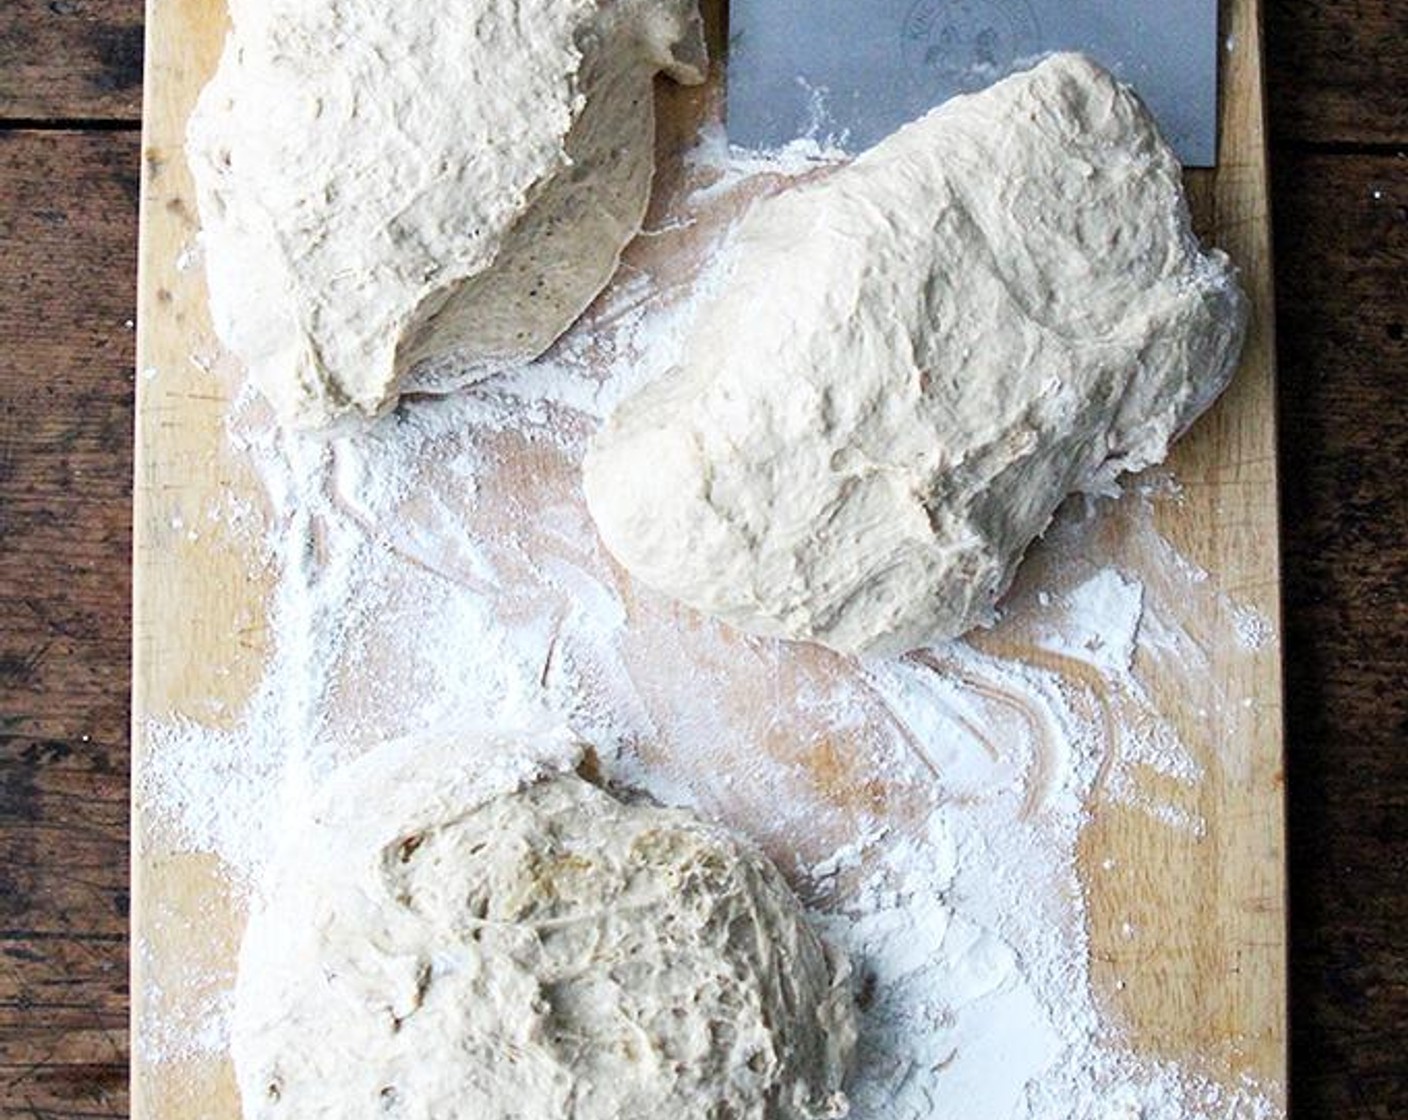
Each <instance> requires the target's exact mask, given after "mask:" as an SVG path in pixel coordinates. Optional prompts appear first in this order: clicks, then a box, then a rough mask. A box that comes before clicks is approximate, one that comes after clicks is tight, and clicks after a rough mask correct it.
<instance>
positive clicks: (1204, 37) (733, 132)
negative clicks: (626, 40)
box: [727, 0, 1218, 167]
mask: <svg viewBox="0 0 1408 1120" xmlns="http://www.w3.org/2000/svg"><path fill="white" fill-rule="evenodd" d="M728 7H729V12H728V38H729V46H728V108H727V113H728V136H729V141H730V143H733V144H736V145H739V146H740V147H744V148H755V149H766V148H777V147H780V146H782V145H783V144H786V143H788V142H789V141H792V140H795V139H798V138H799V137H810V138H812V139H815V140H818V141H822V142H825V143H829V144H832V145H835V146H838V147H841V148H843V149H845V150H847V151H861V150H863V149H865V148H868V147H870V145H872V144H874V143H875V142H876V141H878V140H880V139H882V138H883V137H885V136H886V135H888V134H889V133H891V132H893V131H894V130H895V129H896V128H898V127H899V126H900V125H902V124H904V123H905V122H906V121H909V120H913V119H914V118H915V117H918V116H920V115H921V114H922V113H924V112H925V111H926V110H928V109H929V108H931V107H932V106H934V105H937V104H938V103H939V102H941V101H944V100H946V99H947V98H949V97H952V96H953V95H954V94H957V93H966V92H970V91H972V90H976V89H981V88H982V87H983V86H986V85H989V84H991V83H992V82H994V81H996V80H997V79H998V78H1001V77H1003V76H1004V75H1006V74H1008V73H1011V72H1012V71H1014V70H1020V69H1023V68H1024V64H1026V63H1029V62H1030V61H1032V60H1033V59H1034V58H1035V57H1036V56H1039V55H1042V54H1045V53H1047V52H1050V51H1056V50H1081V51H1084V52H1085V53H1086V54H1088V55H1090V56H1091V57H1092V58H1094V59H1095V60H1096V61H1097V62H1099V63H1101V64H1102V65H1104V66H1105V67H1107V68H1108V69H1109V70H1111V71H1113V72H1114V73H1115V74H1116V75H1117V76H1118V77H1119V78H1120V79H1121V80H1122V81H1125V82H1128V83H1129V84H1130V85H1132V86H1134V88H1135V89H1137V90H1138V91H1139V94H1140V96H1141V97H1143V99H1144V102H1145V104H1147V105H1148V106H1149V109H1150V111H1151V112H1153V114H1154V116H1155V118H1156V119H1157V120H1158V122H1159V126H1160V128H1161V129H1162V130H1163V133H1164V135H1165V136H1166V137H1167V138H1168V140H1169V143H1171V144H1172V145H1173V147H1174V150H1175V151H1177V152H1178V155H1179V157H1180V158H1181V159H1182V161H1183V162H1184V164H1186V165H1188V166H1190V167H1211V166H1212V165H1213V164H1214V163H1215V162H1216V160H1217V59H1218V38H1217V0H731V2H730V3H729V6H728Z"/></svg>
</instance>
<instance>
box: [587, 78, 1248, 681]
mask: <svg viewBox="0 0 1408 1120" xmlns="http://www.w3.org/2000/svg"><path fill="white" fill-rule="evenodd" d="M733 254H734V263H733V267H732V269H731V271H729V272H728V274H727V276H726V279H725V282H724V283H723V284H722V285H721V286H720V295H719V296H718V297H717V298H715V299H714V300H713V302H711V303H709V304H708V305H706V306H705V307H704V308H703V309H701V311H700V313H699V316H698V318H697V320H696V322H695V323H694V325H693V327H692V329H691V331H690V333H689V334H688V335H687V337H686V339H685V346H684V351H683V356H682V359H681V368H680V369H679V370H678V371H677V372H675V373H673V374H670V375H667V376H666V377H664V378H662V379H661V380H659V381H657V382H655V383H653V384H651V385H649V386H647V387H646V388H645V389H643V390H642V391H641V392H640V393H638V394H636V395H635V396H634V397H632V398H630V399H629V400H627V401H626V402H625V403H624V404H622V406H621V407H620V408H619V409H618V410H617V412H616V414H615V415H614V416H613V417H612V418H611V420H610V421H609V422H608V423H607V424H606V426H605V427H604V428H603V429H602V431H601V432H600V433H599V435H598V436H597V437H596V439H595V440H594V441H593V443H592V446H591V448H590V450H589V453H588V455H587V459H586V463H585V478H584V483H585V488H586V495H587V502H588V504H589V506H590V508H591V512H592V516H593V518H594V519H595V521H596V524H597V527H598V528H599V529H600V531H601V535H602V538H603V539H604V540H605V542H606V544H607V546H608V547H609V548H610V549H611V551H612V552H613V553H614V554H615V555H616V557H617V558H618V559H619V560H620V561H621V562H622V563H623V564H624V565H625V566H626V567H627V568H628V569H629V570H630V571H631V573H632V574H633V575H635V576H636V577H637V578H638V579H640V580H641V581H642V582H644V583H646V584H649V585H650V586H652V587H655V588H657V589H658V590H661V591H663V592H665V593H667V594H669V595H672V596H674V597H675V598H677V599H680V600H682V601H684V602H685V603H688V604H689V605H691V606H693V607H695V608H697V609H699V610H701V611H704V612H706V613H708V614H712V615H714V616H716V617H719V618H722V619H724V620H725V621H727V622H730V623H732V624H733V625H736V626H739V627H741V628H743V629H745V630H750V631H752V632H754V633H758V634H764V635H768V636H776V637H784V638H795V639H804V640H810V641H816V642H820V643H822V644H824V645H827V646H830V647H832V648H833V649H837V650H840V651H842V652H845V653H871V654H882V655H883V654H893V653H900V652H903V651H904V650H906V649H910V648H912V647H914V646H918V645H923V644H925V643H927V642H931V641H935V640H938V639H942V638H949V637H953V636H954V635H957V634H960V633H962V632H963V631H965V630H967V629H969V628H970V627H973V626H976V625H980V624H982V623H984V622H988V621H990V620H991V619H992V617H993V608H994V604H995V603H996V601H997V599H998V597H999V596H1000V595H1001V594H1002V593H1003V592H1004V591H1005V590H1006V588H1007V587H1008V585H1009V584H1010V583H1011V581H1012V577H1013V574H1014V572H1015V570H1016V566H1017V563H1018V561H1019V560H1020V559H1021V557H1022V554H1023V552H1024V551H1025V550H1026V548H1027V546H1028V545H1029V544H1030V543H1031V542H1032V541H1033V540H1034V539H1035V538H1036V537H1037V536H1038V535H1039V534H1040V533H1041V532H1042V531H1043V530H1044V529H1045V528H1046V526H1047V524H1048V523H1049V522H1050V520H1051V517H1052V514H1053V513H1055V511H1056V508H1057V506H1058V505H1059V504H1060V503H1061V501H1062V500H1063V499H1064V498H1065V497H1066V495H1067V494H1069V493H1070V492H1072V491H1089V492H1105V491H1108V490H1110V488H1111V487H1112V485H1113V482H1114V479H1115V478H1116V476H1118V475H1119V474H1120V473H1121V472H1122V471H1133V470H1139V469H1141V468H1143V467H1146V466H1149V465H1150V464H1151V463H1156V462H1158V461H1159V460H1161V459H1162V458H1163V457H1164V455H1165V454H1166V453H1167V451H1168V447H1169V443H1170V441H1171V440H1172V439H1174V438H1175V437H1176V436H1177V435H1178V434H1179V433H1180V432H1182V431H1183V430H1184V429H1185V428H1186V427H1187V426H1188V425H1189V424H1190V423H1192V421H1193V420H1194V418H1195V417H1197V415H1198V414H1199V413H1200V412H1202V411H1203V409H1204V408H1206V407H1207V406H1208V404H1210V403H1211V402H1212V400H1213V399H1214V398H1215V397H1216V396H1217V394H1218V393H1219V392H1221V390H1222V388H1223V386H1224V385H1226V384H1227V381H1228V379H1229V378H1230V377H1231V375H1232V371H1233V369H1234V368H1235V367H1236V364H1237V357H1238V354H1239V352H1240V350H1241V345H1242V337H1243V331H1244V328H1245V324H1246V318H1247V305H1246V301H1245V300H1244V299H1243V297H1242V295H1241V293H1240V291H1239V290H1238V288H1237V284H1236V280H1235V272H1234V270H1233V268H1232V267H1231V265H1230V264H1229V262H1228V260H1227V258H1226V257H1225V256H1223V255H1222V254H1221V253H1215V252H1214V253H1207V254H1205V253H1203V252H1202V250H1201V249H1200V248H1199V245H1198V241H1197V238H1196V237H1194V235H1193V233H1192V231H1191V229H1190V228H1189V218H1188V210H1187V207H1186V206H1185V204H1184V200H1183V191H1182V185H1181V181H1180V176H1179V166H1178V162H1177V160H1176V159H1175V158H1174V155H1173V153H1172V151H1170V150H1169V148H1168V146H1167V145H1166V144H1165V143H1164V142H1163V141H1162V140H1161V139H1160V137H1159V135H1158V131H1157V129H1156V128H1155V126H1154V122H1153V120H1152V119H1151V118H1150V116H1149V114H1148V113H1147V112H1146V111H1145V109H1144V107H1143V106H1142V105H1141V104H1140V102H1139V99H1138V98H1137V97H1136V96H1135V95H1134V93H1133V92H1132V91H1131V90H1129V89H1128V88H1126V87H1124V86H1121V85H1120V84H1119V83H1118V82H1116V81H1115V80H1114V79H1113V78H1112V77H1111V76H1110V75H1109V74H1108V73H1106V72H1105V71H1103V70H1101V69H1100V68H1099V67H1098V66H1096V65H1094V64H1093V63H1091V62H1090V61H1089V60H1088V59H1085V58H1082V57H1081V56H1079V55H1072V54H1063V55H1056V56H1054V57H1052V58H1051V59H1049V60H1048V61H1046V62H1044V63H1042V64H1041V65H1040V66H1038V67H1036V68H1035V69H1033V70H1031V71H1028V72H1027V73H1024V74H1018V75H1016V76H1014V77H1011V78H1008V79H1006V80H1005V81H1002V82H999V83H998V84H997V85H995V86H993V87H991V88H990V89H988V90H985V91H984V92H982V93H978V94H974V95H972V96H969V97H957V98H954V99H953V100H951V101H949V102H947V103H945V104H944V105H942V106H940V107H939V108H937V109H935V110H934V111H932V112H931V113H929V114H928V115H927V116H925V117H923V118H921V119H920V120H918V121H916V122H914V123H913V124H910V125H907V126H906V127H904V128H902V129H900V130H899V131H898V132H896V133H895V134H894V135H893V136H891V137H890V138H889V139H887V140H885V141H883V142H882V143H880V144H878V145H876V146H875V147H874V148H872V149H870V151H868V152H866V153H865V154H864V155H862V156H860V157H859V158H858V159H856V160H855V162H853V163H851V164H850V165H848V166H846V167H844V168H842V169H841V170H839V171H836V172H834V173H833V174H831V175H830V176H828V177H827V178H825V179H823V180H820V181H818V182H815V183H813V184H810V185H807V186H804V187H800V188H798V189H796V190H792V191H788V192H785V193H783V194H780V195H777V196H775V197H772V198H768V199H765V200H764V201H762V202H760V203H758V204H757V205H755V206H754V207H753V209H752V210H751V211H750V212H749V213H748V215H747V217H745V218H744V220H743V221H742V222H741V223H740V226H739V229H738V232H737V234H736V236H735V239H734V243H733Z"/></svg>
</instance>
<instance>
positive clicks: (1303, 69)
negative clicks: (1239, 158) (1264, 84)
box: [1265, 0, 1408, 147]
mask: <svg viewBox="0 0 1408 1120" xmlns="http://www.w3.org/2000/svg"><path fill="white" fill-rule="evenodd" d="M1265 11H1266V41H1267V51H1268V62H1269V69H1268V78H1269V82H1268V90H1267V92H1268V97H1269V102H1270V106H1271V125H1272V138H1273V141H1280V142H1283V143H1299V144H1303V143H1315V144H1328V145H1334V146H1337V147H1345V146H1357V145H1395V144H1402V143H1403V142H1404V140H1405V129H1408V4H1404V3H1403V0H1267V4H1266V8H1265Z"/></svg>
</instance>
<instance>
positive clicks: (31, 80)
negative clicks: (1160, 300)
mask: <svg viewBox="0 0 1408 1120" xmlns="http://www.w3.org/2000/svg"><path fill="white" fill-rule="evenodd" d="M1268 9H1269V10H1268V14H1267V29H1266V30H1267V39H1268V49H1269V58H1270V69H1271V72H1270V75H1269V77H1270V104H1271V118H1272V119H1271V125H1272V162H1273V167H1274V190H1273V204H1274V210H1275V225H1276V253H1277V277H1278V284H1277V289H1278V290H1277V302H1278V316H1279V331H1278V346H1279V353H1280V377H1281V384H1280V400H1281V419H1282V431H1281V477H1282V479H1283V494H1282V514H1283V520H1284V526H1285V529H1284V532H1285V542H1284V547H1285V598H1286V675H1287V689H1288V697H1287V701H1288V703H1287V718H1288V747H1287V755H1288V757H1287V770H1288V777H1289V791H1290V792H1289V798H1290V816H1289V835H1290V869H1289V879H1290V890H1291V909H1292V931H1291V932H1292V937H1291V952H1292V956H1291V1010H1292V1025H1293V1036H1292V1037H1293V1041H1292V1068H1293V1073H1292V1084H1291V1088H1292V1097H1293V1109H1294V1114H1295V1115H1296V1116H1298V1117H1304V1118H1310V1117H1320V1116H1325V1117H1337V1118H1341V1120H1346V1118H1357V1117H1365V1118H1368V1117H1375V1118H1379V1117H1382V1118H1389V1117H1395V1118H1396V1117H1403V1116H1408V1056H1405V1051H1404V1049H1403V1042H1402V1039H1401V1037H1400V1028H1401V1027H1402V1025H1403V1024H1404V1023H1408V941H1405V939H1404V937H1403V936H1402V930H1403V929H1404V928H1406V927H1408V889H1405V883H1406V882H1408V880H1406V879H1405V870H1406V869H1408V780H1405V779H1408V701H1405V687H1404V682H1405V679H1408V625H1405V623H1408V605H1405V589H1408V570H1405V569H1408V541H1405V536H1404V527H1405V525H1408V486H1405V484H1404V480H1405V477H1408V472H1405V468H1404V467H1403V463H1404V462H1405V460H1408V408H1405V407H1404V405H1403V397H1402V394H1403V389H1404V386H1405V383H1408V339H1405V326H1408V3H1404V0H1340V2H1339V3H1332V2H1328V0H1325V2H1316V0H1269V4H1268ZM141 20H142V11H141V0H4V8H3V11H2V12H0V281H3V292H4V299H3V301H0V541H2V542H3V543H0V1116H5V1117H9V1116H15V1117H32V1118H34V1120H49V1118H54V1120H58V1118H65V1120H67V1118H75V1120H76V1118H79V1117H82V1118H86V1120H97V1118H102V1117H119V1116H125V1115H126V1069H127V1066H126V1062H127V1057H126V1046H127V1043H126V1020H127V993H126V978H127V905H128V898H127V797H128V771H127V762H128V746H127V743H128V735H127V692H128V668H127V666H128V642H129V637H130V631H129V625H128V605H129V540H130V538H129V531H130V508H129V499H130V493H131V478H130V476H131V467H132V458H131V420H132V383H133V370H132V361H133V351H132V347H133V322H132V318H133V314H134V311H133V307H134V293H135V285H134V259H135V246H136V237H137V229H136V213H137V195H138V182H139V174H140V164H141V153H140V150H139V149H140V140H139V135H138V128H139V119H140V112H141V71H142V67H141Z"/></svg>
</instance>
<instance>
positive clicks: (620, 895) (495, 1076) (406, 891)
mask: <svg viewBox="0 0 1408 1120" xmlns="http://www.w3.org/2000/svg"><path fill="white" fill-rule="evenodd" d="M389 750H390V749H389V748H381V749H379V750H378V751H375V752H373V753H372V755H370V756H367V758H366V759H364V760H362V761H361V762H359V763H356V764H354V765H353V766H352V767H351V768H350V769H349V770H348V771H347V772H345V773H344V774H342V775H339V776H338V777H336V778H335V779H334V780H333V782H332V783H330V784H329V786H328V787H327V789H326V790H325V791H324V793H323V794H322V796H321V797H320V798H319V800H318V801H317V803H316V804H315V805H314V806H313V808H312V810H311V812H310V820H309V823H308V824H307V825H306V827H304V828H302V829H299V830H295V831H294V832H293V833H292V835H291V836H290V837H289V839H288V842H287V843H286V845H285V854H284V856H283V858H282V860H281V862H280V865H279V866H278V867H277V868H276V869H275V870H274V872H273V879H272V884H271V885H270V886H269V887H268V889H267V890H266V891H265V892H264V894H263V898H262V901H261V902H260V903H259V904H258V905H257V906H256V907H255V909H254V912H253V916H252V917H251V920H250V923H249V926H248V929H247V932H246V934H245V938H244V942H243V945H242V948H241V953H240V963H239V977H238V984H237V989H236V1006H235V1015H234V1022H233V1032H232V1034H233V1040H232V1041H233V1045H232V1049H233V1055H234V1059H235V1064H236V1072H237V1077H238V1081H239V1087H240V1094H241V1098H242V1101H243V1110H244V1115H245V1117H246V1118H247V1120H276V1118H283V1117H287V1118H291V1120H292V1118H297V1120H317V1118H320V1117H322V1118H327V1120H332V1118H337V1120H356V1118H358V1117H366V1118H368V1120H371V1118H376V1120H384V1118H386V1117H398V1118H407V1120H410V1118H416V1120H431V1118H433V1120H495V1118H501V1120H509V1118H513V1120H627V1118H631V1117H642V1118H644V1117H653V1116H669V1117H677V1118H679V1120H716V1118H717V1117H720V1116H729V1117H735V1118H737V1120H801V1118H809V1117H831V1116H842V1115H844V1114H845V1112H846V1107H847V1106H846V1100H845V1097H844V1095H843V1093H842V1090H841V1082H842V1078H843V1075H844V1072H845V1069H846V1066H847V1064H848V1062H849V1059H850V1056H851V1052H852V1049H853V1046H854V1041H855V1028H854V1019H853V1015H854V1013H853V1009H852V1004H851V998H850V992H849V982H848V972H849V968H848V965H847V964H846V962H845V959H844V957H841V956H839V955H836V954H833V953H832V952H831V951H830V950H829V949H828V948H827V947H825V946H824V945H823V944H822V942H821V941H820V940H819V939H818V938H817V937H816V935H815V934H814V933H813V932H812V931H811V929H810V928H809V927H808V926H807V924H806V923H805V921H804V920H803V917H802V913H801V908H800V905H799V904H798V902H797V900H796V898H795V897H794V896H793V895H792V893H791V892H790V890H789V889H788V887H787V886H786V884H785V882H784V881H783V880H782V878H781V876H780V875H779V873H778V872H777V870H776V868H774V867H773V865H772V864H771V863H770V862H769V861H768V860H767V859H766V858H765V857H763V856H762V855H761V854H760V853H759V852H757V851H756V850H755V849H753V848H752V847H751V846H750V845H748V844H747V843H745V842H743V841H741V840H739V839H737V838H735V837H734V836H732V835H730V834H728V833H726V832H725V831H723V830H722V829H720V828H717V827H715V826H712V825H708V824H705V823H704V822H702V821H700V820H699V819H697V818H696V817H694V816H692V815H691V814H689V813H688V812H685V811H682V810H677V809H663V808H657V807H654V806H652V805H647V804H625V803H622V802H621V801H618V800H617V799H616V798H614V797H613V796H611V795H610V794H608V793H606V792H604V791H603V790H601V789H599V788H597V787H596V786H594V785H591V784H589V783H588V782H586V781H584V780H582V779H580V778H578V777H576V776H574V775H572V774H570V773H566V774H565V773H556V774H548V775H547V776H544V777H541V778H539V779H537V780H533V781H530V782H528V783H527V784H526V785H522V786H517V787H515V786H514V785H509V786H503V787H500V788H498V789H495V790H494V791H493V792H492V793H490V792H489V790H488V788H487V787H486V785H485V783H484V782H482V781H478V780H476V779H475V778H474V777H473V776H471V775H467V774H466V773H465V766H464V763H463V761H458V760H457V758H458V759H462V758H463V757H464V756H463V755H462V754H460V755H458V756H457V753H456V752H455V750H454V749H453V748H446V749H444V750H437V751H426V750H412V751H409V752H408V751H405V750H395V751H390V753H386V752H388V751H389Z"/></svg>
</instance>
